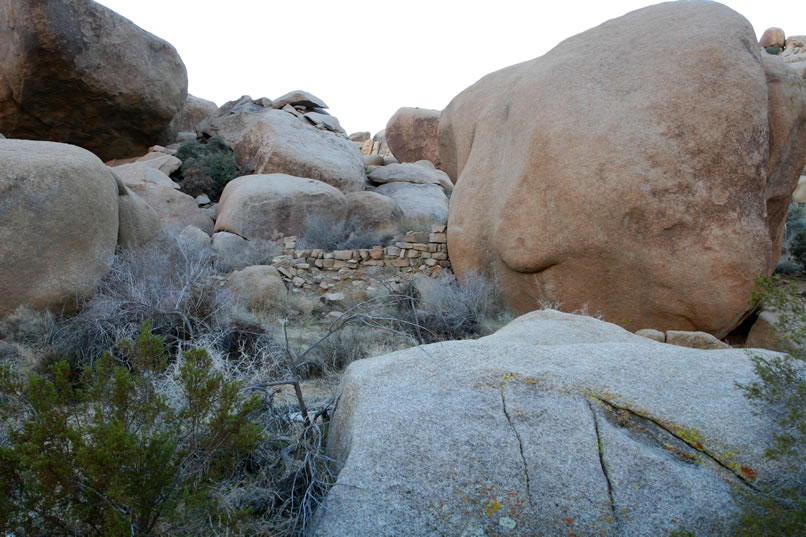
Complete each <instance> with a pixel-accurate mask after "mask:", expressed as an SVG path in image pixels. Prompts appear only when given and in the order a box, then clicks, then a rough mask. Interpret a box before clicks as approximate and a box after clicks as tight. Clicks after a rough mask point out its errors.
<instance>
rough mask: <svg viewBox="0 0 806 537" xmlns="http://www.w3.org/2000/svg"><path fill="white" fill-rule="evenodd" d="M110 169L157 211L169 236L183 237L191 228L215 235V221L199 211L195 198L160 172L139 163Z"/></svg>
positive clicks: (202, 211)
mask: <svg viewBox="0 0 806 537" xmlns="http://www.w3.org/2000/svg"><path fill="white" fill-rule="evenodd" d="M110 170H112V172H113V173H114V174H115V175H116V176H117V177H118V178H119V179H120V180H121V181H122V182H123V184H125V185H126V186H127V187H129V188H130V189H132V190H133V191H134V192H135V193H136V194H137V195H138V196H140V197H141V198H142V199H143V200H144V201H145V202H146V203H147V204H148V205H150V206H151V207H152V208H153V209H154V210H155V211H156V212H157V214H158V215H159V217H160V222H161V224H162V228H163V229H164V230H165V232H166V233H168V234H170V235H173V236H176V235H179V234H180V233H181V232H182V230H183V229H185V227H187V226H189V225H192V226H196V227H197V228H199V229H201V230H202V231H204V232H205V233H207V234H208V235H210V234H212V233H213V220H212V218H210V217H209V216H207V214H205V212H204V210H203V209H200V208H199V206H198V205H197V204H196V200H195V199H193V197H191V196H188V195H187V194H185V193H183V192H180V191H179V190H178V188H179V185H177V184H176V183H174V182H173V181H171V178H170V177H168V176H167V175H165V174H164V173H162V172H161V171H159V170H158V169H156V168H152V167H151V166H148V165H147V164H144V163H141V162H137V163H134V164H124V165H122V166H116V167H114V168H110Z"/></svg>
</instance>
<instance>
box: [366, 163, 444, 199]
mask: <svg viewBox="0 0 806 537" xmlns="http://www.w3.org/2000/svg"><path fill="white" fill-rule="evenodd" d="M424 162H428V161H424ZM368 177H369V180H370V181H372V182H374V183H392V182H403V183H413V184H417V185H439V187H440V188H442V190H443V191H444V192H445V194H447V195H448V196H450V194H451V192H453V182H452V181H451V179H450V177H448V174H447V173H445V172H443V171H439V170H437V169H435V168H434V166H433V165H431V168H430V169H429V168H428V167H427V166H425V165H422V164H419V163H416V164H414V163H405V164H389V165H387V166H382V167H380V168H377V169H375V170H373V171H372V172H371V173H370V174H369V175H368Z"/></svg>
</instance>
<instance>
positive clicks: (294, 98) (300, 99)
mask: <svg viewBox="0 0 806 537" xmlns="http://www.w3.org/2000/svg"><path fill="white" fill-rule="evenodd" d="M287 104H290V105H291V106H297V105H301V106H304V107H306V108H327V105H326V104H325V102H324V101H323V100H322V99H320V98H319V97H317V96H315V95H312V94H310V93H308V92H307V91H302V90H296V91H292V92H289V93H286V94H285V95H283V96H282V97H277V98H276V99H274V102H273V103H272V106H273V107H274V108H282V107H284V106H285V105H287Z"/></svg>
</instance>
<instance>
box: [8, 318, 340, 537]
mask: <svg viewBox="0 0 806 537" xmlns="http://www.w3.org/2000/svg"><path fill="white" fill-rule="evenodd" d="M244 330H246V328H245V329H244ZM206 337H207V338H212V337H213V336H212V335H208V336H206ZM207 343H213V341H212V340H209V341H208V342H207ZM259 346H260V345H258V347H259ZM116 347H117V349H118V351H117V352H116V353H115V355H114V356H113V355H112V354H110V353H104V354H103V356H102V357H101V358H99V359H98V360H96V361H95V362H94V363H93V364H92V365H85V366H84V367H83V369H81V370H79V371H75V370H73V369H72V368H71V366H70V365H69V364H67V363H66V362H57V363H54V364H53V365H52V367H51V370H50V371H49V372H48V373H47V374H35V373H33V374H30V375H28V377H27V378H23V377H22V376H21V375H20V374H19V373H16V372H14V371H13V369H12V368H11V367H5V366H2V367H0V425H3V427H2V428H0V494H2V498H3V499H4V501H0V534H5V533H4V532H16V533H17V534H19V535H22V534H25V535H135V536H143V537H144V536H152V535H153V536H157V535H205V536H206V535H210V536H213V535H244V536H246V535H250V536H251V535H276V536H297V535H303V534H304V532H305V531H307V530H308V528H309V527H310V524H311V521H312V514H313V511H314V508H315V507H316V505H318V503H319V502H320V501H321V498H322V497H323V496H324V494H325V492H326V490H327V488H328V487H329V486H330V484H331V483H332V481H333V476H332V475H331V473H330V471H329V469H328V463H329V461H328V459H327V458H326V457H325V456H324V455H323V452H324V445H323V441H324V438H325V435H326V429H327V419H328V410H329V409H330V408H331V407H332V401H331V400H326V401H322V402H320V404H319V405H317V406H314V407H309V414H308V416H309V420H308V421H307V422H306V421H303V420H300V419H299V414H300V412H299V411H300V408H301V404H300V403H299V402H297V403H296V404H295V402H294V401H293V400H291V399H288V398H285V399H283V397H282V396H281V395H282V393H281V392H280V391H279V390H278V389H277V388H276V387H275V384H276V383H271V382H269V383H266V382H265V379H266V378H267V374H266V367H265V364H263V363H261V362H260V361H259V360H257V359H255V357H254V356H252V355H243V356H241V358H240V359H237V360H233V359H231V357H229V356H227V355H226V354H225V353H222V352H220V351H219V350H217V349H215V348H214V347H211V349H210V351H209V352H208V351H207V350H205V349H202V348H194V347H188V348H185V349H184V350H179V351H177V353H176V354H175V355H174V354H171V353H170V352H169V351H170V349H169V348H168V346H167V345H166V344H165V341H164V340H163V339H162V338H161V337H159V336H156V335H154V334H152V333H151V331H150V326H149V325H148V323H146V324H145V325H144V326H143V327H142V330H141V331H140V333H139V334H138V335H137V337H136V338H135V339H134V340H122V341H119V342H117V345H116ZM269 378H271V377H269ZM18 529H19V530H21V531H18ZM23 532H24V533H23Z"/></svg>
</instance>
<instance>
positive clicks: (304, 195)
mask: <svg viewBox="0 0 806 537" xmlns="http://www.w3.org/2000/svg"><path fill="white" fill-rule="evenodd" d="M283 113H284V112H283ZM346 208H347V207H346V203H345V199H344V194H342V193H341V192H340V191H339V190H337V189H336V188H334V187H332V186H330V185H328V184H326V183H323V182H322V181H315V180H313V179H307V178H302V177H294V176H291V175H285V174H282V173H273V174H266V175H245V176H242V177H238V178H236V179H233V180H232V181H230V182H229V183H227V186H226V187H224V192H222V194H221V199H220V200H219V203H218V216H217V218H216V223H215V231H216V232H219V231H228V232H230V233H235V234H236V235H240V236H241V237H244V238H246V239H267V240H270V239H275V238H277V237H280V236H285V235H302V234H303V233H304V231H305V219H306V218H307V217H308V216H310V215H321V216H323V217H327V218H329V219H330V220H331V221H333V222H343V221H344V218H345V216H346Z"/></svg>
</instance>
